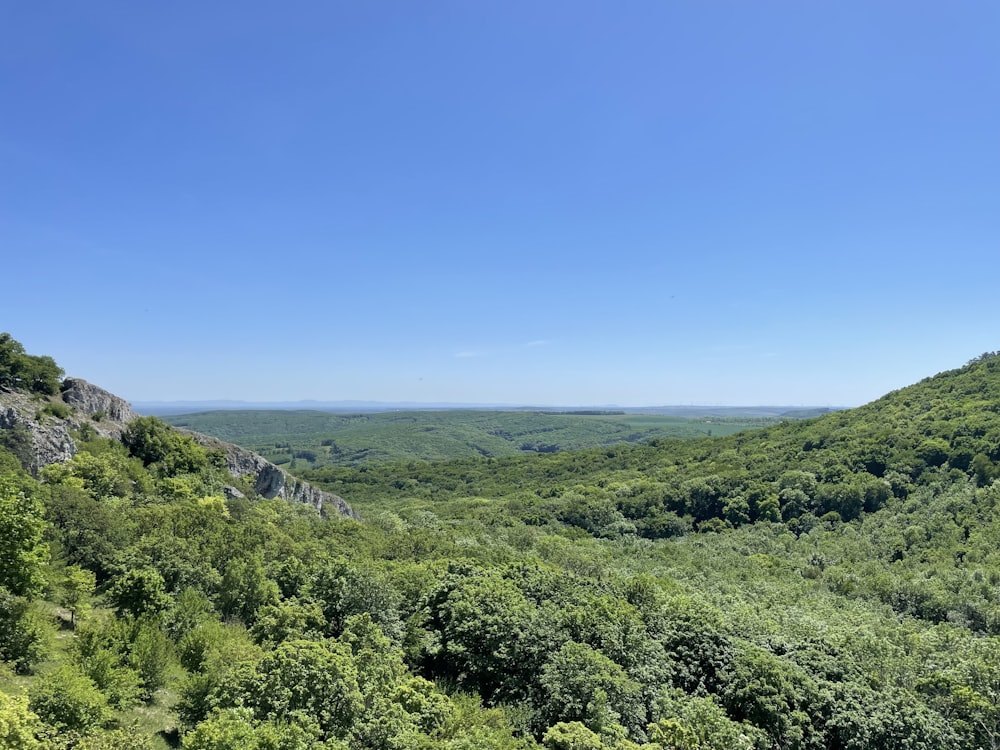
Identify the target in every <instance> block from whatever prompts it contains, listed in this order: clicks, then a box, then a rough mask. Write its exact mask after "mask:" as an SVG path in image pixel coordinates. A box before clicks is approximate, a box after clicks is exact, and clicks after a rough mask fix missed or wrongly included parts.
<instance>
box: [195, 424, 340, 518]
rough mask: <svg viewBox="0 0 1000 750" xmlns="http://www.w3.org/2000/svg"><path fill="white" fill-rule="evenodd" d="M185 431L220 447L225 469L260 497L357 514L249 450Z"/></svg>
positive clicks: (214, 447) (212, 446)
mask: <svg viewBox="0 0 1000 750" xmlns="http://www.w3.org/2000/svg"><path fill="white" fill-rule="evenodd" d="M185 432H187V434H188V435H190V436H191V437H193V438H194V439H195V440H196V441H197V442H198V443H199V444H200V445H203V446H205V447H206V448H209V449H211V450H217V451H222V453H223V454H224V455H225V457H226V469H227V470H228V471H229V473H230V474H232V475H233V476H234V477H241V478H242V477H248V478H250V479H252V480H253V489H254V492H256V493H257V494H258V495H260V496H261V497H267V498H272V497H280V498H281V499H282V500H288V501H289V502H298V503H304V504H306V505H309V506H311V507H313V508H315V509H316V510H317V511H319V512H320V513H322V514H325V515H326V514H330V512H331V511H332V512H333V513H335V514H336V515H341V516H348V517H350V518H358V514H357V513H356V512H355V511H354V509H353V508H351V506H350V505H348V504H347V501H346V500H344V498H342V497H340V496H338V495H334V494H333V493H331V492H324V491H323V490H320V489H317V488H316V487H313V486H312V485H311V484H309V483H308V482H303V481H302V480H301V479H296V478H295V477H293V476H292V475H291V474H289V473H287V472H285V471H283V470H281V469H279V468H278V467H277V466H275V465H274V464H272V463H271V462H270V461H268V460H266V459H264V458H262V457H261V456H259V455H257V454H256V453H254V452H253V451H248V450H247V449H246V448H241V447H240V446H238V445H233V444H232V443H225V442H223V441H221V440H218V439H216V438H213V437H209V436H208V435H202V434H201V433H198V432H189V431H187V430H185Z"/></svg>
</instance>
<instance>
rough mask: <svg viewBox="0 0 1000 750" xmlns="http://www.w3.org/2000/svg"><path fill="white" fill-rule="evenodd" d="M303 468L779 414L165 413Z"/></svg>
mask: <svg viewBox="0 0 1000 750" xmlns="http://www.w3.org/2000/svg"><path fill="white" fill-rule="evenodd" d="M163 419H164V421H166V422H169V423H171V424H173V425H176V426H178V427H184V428H186V429H190V430H194V431H196V432H201V433H204V434H206V435H213V436H215V437H218V438H220V439H222V440H227V441H229V442H233V443H237V444H239V445H242V446H244V447H246V448H250V449H251V450H254V451H256V452H257V453H260V454H261V455H262V456H264V457H265V458H267V459H268V460H270V461H272V462H274V463H276V464H279V465H286V464H288V465H293V466H295V467H297V468H316V467H321V466H356V465H359V464H363V463H386V462H399V461H440V460H447V459H452V458H471V457H478V456H486V457H494V458H497V457H502V456H515V455H519V454H525V453H554V452H558V451H566V450H580V449H584V448H593V447H598V446H606V445H613V444H616V443H640V442H645V441H648V440H651V439H653V438H659V437H671V438H703V437H711V436H718V435H730V434H732V433H734V432H739V431H741V430H746V429H753V428H758V427H763V426H766V425H769V424H774V423H775V422H777V421H779V418H777V417H766V416H738V417H726V416H710V417H709V416H706V417H700V418H685V417H676V416H668V415H662V414H634V413H624V412H601V411H595V412H594V413H580V412H552V411H497V410H491V411H485V410H471V409H470V410H465V409H453V410H447V411H398V412H397V411H391V412H369V413H362V414H338V413H330V412H323V411H277V410H235V411H211V412H203V413H199V414H179V415H169V416H165V417H163Z"/></svg>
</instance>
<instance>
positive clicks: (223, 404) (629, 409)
mask: <svg viewBox="0 0 1000 750" xmlns="http://www.w3.org/2000/svg"><path fill="white" fill-rule="evenodd" d="M132 408H133V409H135V411H136V412H138V413H139V414H146V415H150V416H157V417H159V416H167V415H169V416H173V415H176V414H200V413H202V412H209V411H323V412H336V413H346V414H367V413H371V412H389V411H542V412H548V413H553V414H572V413H581V412H588V413H596V412H616V413H622V414H659V415H662V416H668V417H686V418H688V419H700V418H703V417H788V418H791V419H800V418H804V417H807V416H817V415H818V414H826V413H829V412H831V411H840V410H841V409H843V408H846V407H840V406H780V405H772V406H766V405H765V406H704V405H701V406H699V405H674V406H669V405H668V406H616V405H614V404H598V405H595V404H582V405H579V406H551V405H549V406H545V405H541V406H527V405H515V404H475V403H448V402H440V403H438V402H420V401H398V402H395V401H309V400H306V401H231V400H208V401H136V402H133V403H132Z"/></svg>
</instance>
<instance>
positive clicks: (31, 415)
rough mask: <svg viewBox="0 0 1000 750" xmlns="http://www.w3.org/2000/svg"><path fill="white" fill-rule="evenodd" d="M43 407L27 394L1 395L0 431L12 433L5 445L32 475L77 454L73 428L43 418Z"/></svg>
mask: <svg viewBox="0 0 1000 750" xmlns="http://www.w3.org/2000/svg"><path fill="white" fill-rule="evenodd" d="M42 406H43V404H40V403H38V402H37V401H36V400H35V399H33V398H32V397H31V396H29V395H27V394H24V393H19V392H17V391H0V429H3V430H10V431H11V435H10V438H11V439H10V440H8V441H5V442H6V443H7V445H8V447H9V448H10V449H11V450H12V451H13V452H14V453H15V454H16V455H17V457H18V458H19V459H20V460H21V462H22V463H23V464H25V467H26V468H27V469H29V470H30V471H31V472H32V473H33V474H37V473H38V470H39V469H41V468H42V467H43V466H48V465H49V464H54V463H61V462H62V461H68V460H69V459H71V458H73V456H74V454H75V453H76V443H75V442H73V438H72V437H71V435H70V430H71V429H75V427H74V426H73V424H72V423H70V422H68V421H66V420H62V419H57V418H55V417H52V416H48V415H46V414H44V413H43V412H42V411H41V409H42Z"/></svg>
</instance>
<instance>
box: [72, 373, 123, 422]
mask: <svg viewBox="0 0 1000 750" xmlns="http://www.w3.org/2000/svg"><path fill="white" fill-rule="evenodd" d="M62 398H63V401H65V402H66V403H67V404H69V405H70V406H72V407H73V408H74V409H76V410H77V411H81V412H83V413H84V414H86V415H87V416H88V417H96V418H97V421H101V420H103V419H108V420H110V421H112V422H120V423H122V424H128V423H129V422H131V421H132V420H133V419H135V418H136V416H137V415H136V413H135V412H134V411H132V407H130V406H129V403H128V401H126V400H125V399H123V398H119V397H118V396H116V395H114V394H113V393H108V392H107V391H106V390H104V389H103V388H98V387H97V386H96V385H92V384H91V383H88V382H87V381H86V380H81V379H80V378H66V380H65V381H63V392H62Z"/></svg>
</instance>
